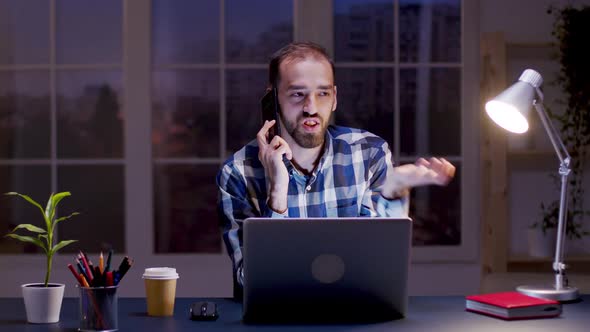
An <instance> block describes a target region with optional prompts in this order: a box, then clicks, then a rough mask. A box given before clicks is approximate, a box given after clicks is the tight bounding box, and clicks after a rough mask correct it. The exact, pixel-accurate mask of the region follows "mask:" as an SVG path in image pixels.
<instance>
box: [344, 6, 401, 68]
mask: <svg viewBox="0 0 590 332" xmlns="http://www.w3.org/2000/svg"><path fill="white" fill-rule="evenodd" d="M393 33H394V26H393V1H392V0H369V1H367V0H338V1H334V58H335V60H336V61H393V57H394V56H393V50H394V48H393V41H394V38H393Z"/></svg>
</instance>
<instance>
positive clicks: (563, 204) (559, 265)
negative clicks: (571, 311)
mask: <svg viewBox="0 0 590 332" xmlns="http://www.w3.org/2000/svg"><path fill="white" fill-rule="evenodd" d="M540 97H541V98H542V95H540ZM533 105H534V106H535V109H536V110H537V113H538V114H539V117H540V118H541V122H543V126H544V127H545V131H547V135H548V136H549V139H550V140H551V144H552V145H553V148H554V149H555V152H556V153H557V157H558V158H559V161H560V165H559V175H560V177H561V192H560V196H559V216H558V221H557V241H556V244H555V257H554V260H553V271H555V289H557V290H560V289H563V288H564V287H567V279H566V278H565V269H566V265H565V264H564V263H563V251H564V243H565V232H566V229H565V228H566V219H567V190H568V179H567V178H568V176H569V174H570V171H571V170H570V162H571V157H570V155H569V153H568V152H567V149H566V148H565V145H564V144H563V141H562V140H561V138H560V136H559V133H558V132H557V131H556V130H555V127H554V126H553V123H552V122H551V121H550V120H549V117H548V116H547V113H546V112H545V109H544V108H543V104H542V102H538V101H537V100H535V101H533Z"/></svg>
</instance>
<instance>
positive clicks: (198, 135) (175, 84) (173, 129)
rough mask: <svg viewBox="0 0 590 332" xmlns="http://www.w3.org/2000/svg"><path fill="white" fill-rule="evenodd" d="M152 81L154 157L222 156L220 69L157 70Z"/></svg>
mask: <svg viewBox="0 0 590 332" xmlns="http://www.w3.org/2000/svg"><path fill="white" fill-rule="evenodd" d="M153 84H154V86H153V96H154V97H153V116H152V142H153V153H154V156H155V157H159V158H163V157H217V156H219V71H218V70H216V69H215V70H185V71H165V72H155V73H154V75H153Z"/></svg>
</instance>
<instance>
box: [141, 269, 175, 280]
mask: <svg viewBox="0 0 590 332" xmlns="http://www.w3.org/2000/svg"><path fill="white" fill-rule="evenodd" d="M142 279H161V280H166V279H178V273H176V269H175V268H173V267H150V268H147V269H145V272H144V273H143V276H142Z"/></svg>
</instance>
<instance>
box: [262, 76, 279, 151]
mask: <svg viewBox="0 0 590 332" xmlns="http://www.w3.org/2000/svg"><path fill="white" fill-rule="evenodd" d="M260 107H261V109H262V123H264V121H272V120H275V124H274V126H272V127H271V128H270V129H269V131H268V142H270V141H271V140H272V139H273V138H274V137H275V135H279V136H280V135H281V126H280V125H279V112H280V110H281V106H280V105H279V96H278V94H277V89H276V88H273V89H271V90H269V91H267V92H266V94H264V96H263V97H262V99H261V100H260Z"/></svg>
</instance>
